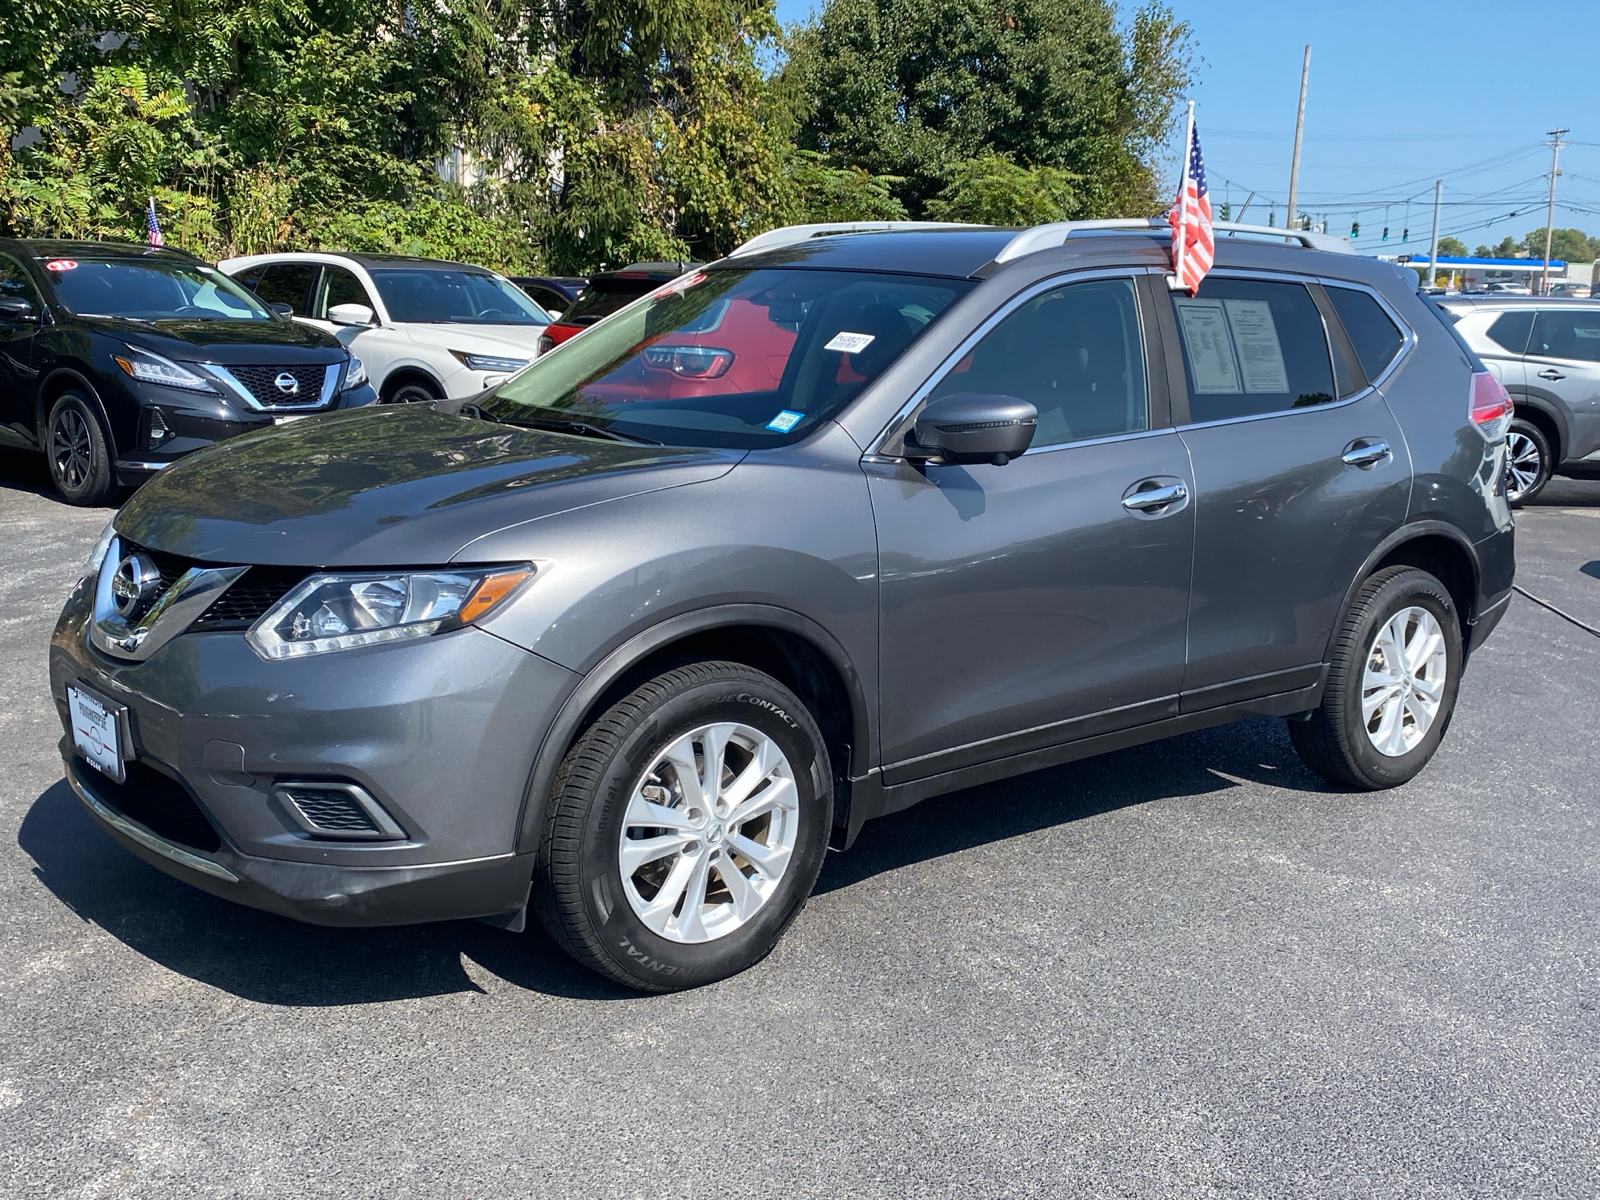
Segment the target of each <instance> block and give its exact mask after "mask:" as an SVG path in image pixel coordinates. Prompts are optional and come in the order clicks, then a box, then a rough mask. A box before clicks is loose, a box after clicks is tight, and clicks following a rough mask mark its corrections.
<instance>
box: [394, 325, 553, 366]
mask: <svg viewBox="0 0 1600 1200" xmlns="http://www.w3.org/2000/svg"><path fill="white" fill-rule="evenodd" d="M403 328H404V329H405V331H406V336H407V337H408V338H410V339H411V340H412V341H413V342H416V343H417V344H418V345H422V346H437V347H439V348H440V349H442V350H464V351H466V352H468V353H470V354H489V355H495V356H498V357H500V358H532V357H533V356H534V355H535V354H537V353H538V350H539V339H540V338H541V337H543V336H544V331H545V329H546V328H547V326H544V325H418V324H413V325H406V326H403Z"/></svg>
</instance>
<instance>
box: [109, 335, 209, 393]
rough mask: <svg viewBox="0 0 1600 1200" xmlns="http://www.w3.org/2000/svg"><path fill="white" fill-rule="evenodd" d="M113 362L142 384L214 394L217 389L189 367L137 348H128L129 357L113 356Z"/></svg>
mask: <svg viewBox="0 0 1600 1200" xmlns="http://www.w3.org/2000/svg"><path fill="white" fill-rule="evenodd" d="M111 358H112V361H113V362H115V363H116V364H117V366H119V367H121V368H122V369H123V370H124V371H125V372H127V373H128V374H129V375H131V376H133V378H135V379H137V380H138V381H139V382H140V383H159V384H160V385H161V386H162V387H175V388H183V389H184V390H186V391H190V392H214V391H216V389H215V388H214V387H212V386H211V385H210V384H209V383H207V382H206V381H205V380H204V379H202V378H201V377H200V376H199V375H196V374H195V373H194V372H193V371H191V370H189V369H188V368H187V367H180V366H179V365H178V364H177V363H175V362H173V361H172V360H171V359H170V358H162V357H161V355H159V354H152V353H150V351H148V350H140V349H139V348H138V347H137V346H129V347H128V357H126V358H124V357H123V356H122V355H120V354H113V355H112V356H111Z"/></svg>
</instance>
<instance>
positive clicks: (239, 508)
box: [50, 221, 1513, 991]
mask: <svg viewBox="0 0 1600 1200" xmlns="http://www.w3.org/2000/svg"><path fill="white" fill-rule="evenodd" d="M1221 232H1222V234H1223V235H1224V236H1221V237H1220V238H1219V241H1218V245H1217V257H1216V266H1215V268H1214V269H1213V270H1212V272H1211V274H1210V275H1209V276H1208V277H1207V278H1206V280H1205V283H1204V285H1203V286H1202V287H1201V288H1200V289H1199V292H1198V294H1196V295H1193V296H1190V295H1187V294H1182V293H1178V292H1174V291H1172V290H1171V289H1170V287H1169V283H1168V280H1169V277H1170V273H1169V271H1168V269H1167V240H1168V236H1169V235H1168V232H1167V230H1166V227H1165V226H1164V225H1163V224H1161V223H1149V222H1142V221H1141V222H1120V223H1114V224H1112V225H1109V226H1108V225H1105V224H1101V223H1093V224H1089V225H1073V224H1066V225H1053V226H1045V227H1041V228H1037V229H1032V230H1024V231H1020V232H1019V231H1016V230H1006V229H994V228H987V227H965V228H928V227H919V226H914V225H913V226H904V225H902V226H893V227H886V228H882V229H879V230H876V231H860V232H850V231H841V230H839V229H838V228H837V227H820V228H819V227H800V228H795V229H788V230H780V231H777V232H776V233H773V234H768V235H764V236H763V237H761V238H758V239H756V241H755V242H753V243H750V244H748V245H747V246H745V247H744V248H742V249H741V250H740V251H739V252H738V253H736V254H735V255H734V256H733V257H731V258H728V259H725V260H723V261H721V262H718V263H714V264H711V265H709V266H706V267H703V268H699V269H696V270H694V271H691V272H689V273H687V274H685V275H682V276H680V277H679V278H677V279H674V280H672V281H671V282H670V283H668V284H666V285H664V286H662V287H660V288H658V289H657V290H656V291H655V292H653V293H652V294H650V295H648V296H646V297H644V298H642V299H640V300H638V301H636V302H635V303H633V304H631V305H629V306H628V307H626V308H624V309H623V310H622V311H620V312H618V313H616V314H615V315H613V316H611V317H609V318H607V319H606V320H605V321H603V322H600V323H599V324H596V325H594V326H592V327H591V328H589V329H587V330H585V331H584V332H583V333H582V334H581V335H580V336H578V337H575V338H573V339H572V340H571V341H569V342H567V343H565V344H563V345H562V346H560V347H559V348H557V349H556V350H555V351H553V352H551V353H549V354H547V355H546V356H544V357H542V358H540V359H539V360H538V361H536V362H535V363H533V364H532V365H531V366H529V367H528V368H526V369H525V370H523V371H521V372H520V373H518V374H516V375H514V376H512V377H511V378H510V379H509V380H507V381H505V382H504V383H502V384H500V385H499V386H497V387H495V388H492V389H490V390H488V391H486V392H483V393H481V394H479V395H477V396H475V397H472V398H470V399H467V400H460V399H457V400H448V401H440V402H437V403H434V404H432V405H413V406H404V407H389V408H375V409H371V410H363V411H358V412H351V413H336V414H332V415H329V416H325V417H317V418H313V419H310V420H306V421H302V422H297V423H296V424H294V425H290V426H285V427H283V428H280V429H275V430H272V431H269V432H265V433H262V434H254V435H248V436H245V437H241V438H238V439H235V440H234V441H231V442H229V443H227V444H226V445H223V446H219V447H218V448H216V449H214V450H208V451H205V452H203V453H200V454H197V455H195V456H193V457H192V458H190V459H187V460H185V461H184V462H183V463H180V464H178V465H175V466H173V467H170V468H168V470H167V471H165V472H163V473H162V475H161V476H160V477H158V478H157V479H156V480H155V481H154V482H152V483H150V484H148V485H147V486H146V487H145V488H144V489H143V490H142V491H140V492H139V493H138V494H137V495H136V496H135V497H134V498H133V499H132V500H131V501H130V502H129V503H128V505H127V506H126V507H125V508H124V509H123V510H122V511H121V512H120V513H118V514H117V516H116V518H115V520H114V522H113V524H112V525H111V526H110V527H108V528H107V530H106V532H105V535H104V537H103V538H102V539H101V542H100V544H99V546H98V548H97V549H96V551H95V553H94V556H93V558H92V561H91V562H90V563H89V564H88V567H87V571H86V573H85V575H84V578H83V580H82V582H81V583H80V584H79V585H78V586H77V588H76V589H75V590H74V591H73V593H72V595H71V597H70V598H69V599H68V601H67V604H66V608H65V611H64V612H63V613H62V616H61V621H60V624H59V625H58V627H57V629H56V632H55V636H54V640H53V643H52V647H51V656H50V663H51V682H52V687H53V689H54V695H55V698H56V700H57V702H58V704H59V706H60V712H61V717H62V721H63V725H64V728H65V736H64V737H63V739H62V751H63V757H64V760H65V764H66V774H67V778H68V779H69V780H70V782H71V785H72V787H73V789H74V790H75V791H76V793H77V795H78V796H79V798H80V799H81V801H82V802H83V804H84V805H85V806H86V807H87V808H88V810H89V812H90V813H92V814H93V815H94V817H95V818H96V819H97V820H98V822H99V823H100V824H101V825H102V826H103V828H104V829H105V830H106V831H107V832H108V833H109V834H110V835H111V836H112V837H114V838H116V839H117V840H118V841H120V842H121V843H122V844H123V845H124V846H125V847H127V849H129V850H130V851H132V852H133V853H134V854H136V855H138V856H140V857H141V858H143V859H145V860H146V861H148V862H150V863H152V864H153V865H155V866H157V867H159V868H160V869H162V870H164V871H166V872H168V873H169V874H172V875H174V876H176V877H178V878H180V879H184V880H187V881H188V882H190V883H192V884H194V885H195V886H197V887H200V888H203V889H205V890H207V891H209V892H213V893H215V894H217V895H219V896H225V897H228V898H230V899H233V900H237V901H239V902H241V903H244V904H249V905H254V906H256V907H259V908H264V909H268V910H270V911H273V912H277V913H282V914H286V915H288V916H291V917H296V918H299V919H301V920H305V921H312V922H319V923H325V924H338V925H384V924H401V923H408V922H419V921H437V920H446V919H453V918H471V917H477V918H482V919H484V920H487V921H490V922H491V923H493V924H496V925H500V926H503V927H505V928H507V929H510V930H520V929H521V928H522V927H523V925H524V922H525V921H526V919H527V914H528V912H529V909H530V908H531V909H532V911H533V913H534V914H535V915H536V917H537V919H538V920H540V921H541V922H542V923H543V924H544V926H545V928H547V929H548V930H549V931H550V933H551V935H552V936H553V937H554V938H555V940H556V941H557V942H558V943H559V944H560V945H561V946H563V947H564V948H565V949H566V950H567V951H569V952H570V953H571V954H572V955H573V956H575V957H576V958H577V959H579V960H580V961H582V962H584V963H586V964H588V965H589V966H591V967H593V968H594V969H596V970H598V971H601V972H603V973H605V974H606V975H608V976H610V977H611V978H613V979H615V980H619V981H621V982H622V983H624V984H627V985H629V986H631V987H635V988H641V989H645V990H656V991H664V990H670V989H677V988H684V987H689V986H693V985H696V984H700V983H705V982H707V981H710V980H714V979H719V978H723V977H726V976H728V975H731V974H733V973H735V972H737V971H740V970H742V969H744V968H745V967H748V966H749V965H751V964H752V963H754V962H756V961H758V960H759V959H761V958H762V956H764V955H765V954H767V953H768V951H770V950H771V948H772V947H773V945H774V944H775V943H776V941H777V939H778V938H779V937H780V936H781V934H782V933H783V931H784V929H785V928H786V927H787V926H788V925H789V923H790V922H791V921H793V920H794V918H795V916H796V914H797V913H798V912H799V911H800V909H801V907H802V905H803V904H804V902H805V899H806V897H807V894H808V893H809V892H810V890H811V887H812V884H813V882H814V881H815V879H816V877H817V872H818V870H819V869H820V867H821V864H822V859H823V856H824V854H825V852H826V851H827V849H828V848H829V846H830V845H831V846H833V847H835V848H838V849H844V848H847V847H848V846H849V845H850V844H851V842H852V841H853V840H854V839H855V837H856V836H857V834H858V833H859V832H860V830H861V828H862V826H863V824H864V823H865V822H867V821H869V820H871V819H872V818H874V817H877V816H880V815H882V814H885V813H893V812H898V811H900V810H902V809H905V808H907V807H909V806H910V805H913V804H916V803H917V802H918V801H920V800H923V799H926V798H927V797H929V796H934V795H937V794H939V793H943V792H949V791H952V790H954V789H957V788H964V787H968V786H971V785H973V784H978V783H983V782H986V781H990V780H996V779H1001V778H1005V777H1008V776H1013V775H1017V774H1020V773H1022V772H1027V771H1033V770H1037V769H1039V768H1042V767H1048V766H1051V765H1054V764H1058V763H1064V762H1068V761H1070V760H1073V759H1078V758H1082V757H1085V756H1087V755H1092V754H1098V753H1101V752H1103V751H1107V750H1112V749H1117V748H1121V747H1127V746H1133V745H1136V744H1139V743H1144V742H1151V741H1155V740H1156V739H1159V738H1164V737H1169V736H1171V735H1173V734H1177V733H1182V732H1185V731H1188V730H1193V729H1198V728H1201V727H1203V726H1208V725H1216V724H1220V723H1223V722H1228V721H1235V720H1239V719H1241V718H1247V717H1259V716H1274V717H1281V718H1285V719H1287V721H1288V728H1289V731H1290V733H1291V735H1292V737H1293V741H1294V745H1295V747H1296V748H1297V749H1298V751H1299V753H1300V754H1301V756H1302V757H1303V758H1304V759H1305V761H1306V763H1307V764H1309V765H1310V767H1311V768H1312V769H1314V770H1315V771H1317V772H1319V773H1321V774H1322V775H1324V776H1325V777H1327V778H1328V779H1330V780H1333V781H1335V782H1336V783H1338V784H1340V785H1343V786H1347V787H1352V788H1361V789H1378V788H1387V787H1392V786H1394V785H1396V784H1400V783H1403V782H1405V781H1406V780H1408V779H1410V778H1412V777H1413V776H1414V775H1416V774H1417V772H1418V771H1420V770H1422V768H1423V767H1424V766H1425V765H1426V763H1427V762H1428V761H1429V759H1430V758H1431V757H1432V755H1433V753H1434V751H1435V750H1436V749H1437V748H1438V746H1439V742H1440V739H1441V738H1442V737H1443V736H1444V733H1445V730H1446V729H1447V727H1448V726H1449V722H1450V717H1451V713H1452V711H1453V708H1454V705H1455V702H1456V694H1457V687H1458V685H1459V682H1460V679H1461V672H1462V669H1463V667H1464V666H1465V663H1466V660H1467V658H1468V656H1469V655H1470V654H1471V653H1472V652H1473V650H1474V649H1475V648H1476V647H1477V646H1478V645H1480V644H1481V643H1482V642H1483V640H1484V638H1485V637H1487V636H1488V634H1489V633H1490V631H1491V630H1492V629H1493V628H1494V626H1495V624H1496V622H1498V621H1499V619H1500V617H1501V615H1502V614H1503V613H1504V611H1505V606H1506V602H1507V600H1508V599H1509V596H1510V592H1511V582H1512V573H1513V554H1512V536H1513V535H1512V519H1511V513H1510V509H1509V507H1508V505H1507V503H1506V497H1505V492H1504V485H1505V477H1506V473H1505V428H1506V425H1507V423H1508V422H1509V420H1510V416H1511V409H1510V402H1509V399H1508V398H1507V396H1506V393H1505V392H1504V390H1503V389H1502V388H1501V387H1500V386H1499V385H1498V384H1496V383H1495V382H1494V380H1493V379H1492V378H1491V377H1490V376H1489V375H1488V374H1486V373H1485V372H1484V371H1483V368H1482V365H1481V364H1480V363H1479V362H1478V360H1477V359H1476V358H1475V357H1474V356H1473V354H1472V353H1471V351H1470V350H1469V349H1467V347H1466V346H1465V345H1464V344H1463V343H1462V342H1461V341H1460V340H1459V339H1458V338H1457V337H1456V336H1455V334H1454V333H1453V331H1452V329H1451V327H1450V325H1449V324H1448V322H1446V321H1445V320H1443V319H1441V317H1440V315H1439V313H1438V311H1437V310H1436V309H1434V308H1433V307H1431V305H1430V303H1428V302H1426V301H1424V300H1423V299H1421V298H1419V297H1418V295H1417V294H1416V291H1415V288H1414V286H1413V285H1409V284H1408V283H1407V282H1405V281H1407V280H1410V279H1411V278H1412V277H1411V276H1410V275H1409V274H1403V273H1402V272H1400V271H1398V270H1396V269H1395V268H1393V267H1390V266H1386V265H1384V264H1381V263H1378V262H1376V261H1373V260H1367V259H1361V258H1357V257H1355V256H1353V255H1349V254H1341V253H1332V252H1326V251H1322V250H1318V249H1315V248H1313V247H1314V246H1315V245H1316V244H1317V243H1316V242H1315V240H1314V235H1309V234H1307V235H1303V236H1302V235H1298V234H1293V235H1288V237H1289V238H1292V239H1294V240H1293V241H1292V242H1289V241H1286V240H1285V235H1284V233H1283V231H1281V230H1277V231H1262V233H1261V234H1256V233H1253V232H1251V231H1250V230H1248V229H1246V228H1242V227H1241V228H1236V229H1231V230H1230V229H1228V228H1226V227H1223V228H1222V229H1221ZM1230 235H1231V236H1230ZM1264 237H1265V238H1267V239H1268V240H1263V239H1264Z"/></svg>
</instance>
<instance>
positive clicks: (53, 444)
mask: <svg viewBox="0 0 1600 1200" xmlns="http://www.w3.org/2000/svg"><path fill="white" fill-rule="evenodd" d="M93 452H94V442H93V439H91V438H90V436H89V422H87V421H85V420H84V419H83V414H81V413H79V412H78V411H77V410H76V409H71V408H64V409H62V410H61V412H59V413H58V414H56V419H55V424H54V425H53V426H52V427H51V429H50V461H51V463H52V464H53V465H54V467H55V469H56V478H57V479H59V480H60V481H61V482H62V483H63V484H64V485H65V486H66V487H68V488H71V489H72V490H73V491H77V490H78V489H79V488H81V487H82V486H83V485H84V483H85V482H87V480H88V478H89V468H90V463H91V461H92V457H93Z"/></svg>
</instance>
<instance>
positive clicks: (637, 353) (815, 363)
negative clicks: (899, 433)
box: [480, 269, 974, 449]
mask: <svg viewBox="0 0 1600 1200" xmlns="http://www.w3.org/2000/svg"><path fill="white" fill-rule="evenodd" d="M973 286H974V285H973V284H972V283H971V282H969V281H967V280H963V279H935V278H927V277H923V276H910V275H874V274H866V273H864V272H859V271H812V270H800V269H783V270H762V271H709V272H695V273H693V274H690V275H685V276H683V277H681V278H679V279H676V280H674V281H673V282H672V283H670V284H668V285H667V286H666V287H665V288H664V289H663V290H661V291H658V292H656V293H655V294H654V295H653V296H651V297H649V298H647V299H646V300H644V301H642V302H641V303H639V304H635V305H634V306H632V307H631V308H628V309H626V310H624V311H623V312H620V313H618V314H617V315H616V316H614V317H611V318H609V319H608V320H606V321H604V322H602V323H601V324H599V325H596V326H594V327H593V328H591V329H589V330H588V331H586V332H585V333H583V334H581V335H579V336H577V337H574V338H573V339H572V340H571V341H569V342H565V343H563V344H562V345H561V346H559V347H557V348H556V349H555V350H552V351H549V352H547V353H546V354H545V355H544V356H543V357H541V358H539V359H537V360H536V361H535V362H534V363H533V365H531V366H530V367H528V368H527V369H525V370H524V371H522V372H521V373H520V374H518V375H516V376H514V377H513V378H511V379H509V380H507V381H506V383H505V384H504V385H502V386H501V388H500V389H499V390H498V391H497V392H495V393H494V394H493V395H492V396H491V397H490V398H489V399H488V400H486V401H483V402H481V403H480V407H481V408H482V409H483V410H484V411H485V413H486V414H487V415H489V416H491V417H493V418H494V419H496V420H502V421H509V422H512V423H515V422H518V421H569V422H572V421H576V422H581V423H583V424H585V425H590V426H594V427H597V428H600V429H608V430H611V431H613V432H615V433H621V434H625V435H631V436H633V437H643V438H649V439H652V440H654V441H658V442H664V443H666V444H667V445H677V446H720V447H732V448H743V449H751V448H755V447H758V446H767V445H775V444H778V443H782V442H787V441H793V440H795V439H796V438H799V437H801V436H803V435H804V434H805V433H806V432H808V431H809V430H810V429H812V428H813V427H815V426H816V425H817V424H818V423H819V422H821V421H825V420H827V419H828V418H829V417H831V416H832V415H833V414H834V413H836V412H838V411H839V410H840V409H841V408H843V407H844V406H845V405H846V404H848V403H849V402H850V401H851V400H852V399H854V398H855V396H856V394H857V393H858V392H860V390H861V389H862V387H863V386H865V385H866V383H867V382H868V381H870V380H871V379H873V378H874V377H875V376H877V375H878V373H879V372H881V371H882V370H883V369H884V368H885V367H887V366H888V365H889V364H890V363H891V362H893V361H894V360H895V359H896V358H898V357H899V356H900V353H901V351H903V350H904V349H905V348H906V347H907V346H909V345H910V344H911V343H912V342H913V341H915V340H916V339H917V338H918V337H919V336H920V335H921V334H922V332H923V331H924V330H925V329H927V328H928V326H929V325H931V324H932V323H933V321H934V319H935V318H937V317H938V316H939V314H940V313H942V312H944V310H945V309H947V308H949V307H950V305H951V304H952V303H954V302H955V301H956V300H957V299H958V298H959V297H961V296H962V295H964V294H965V293H966V292H968V291H969V290H971V288H972V287H973Z"/></svg>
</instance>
